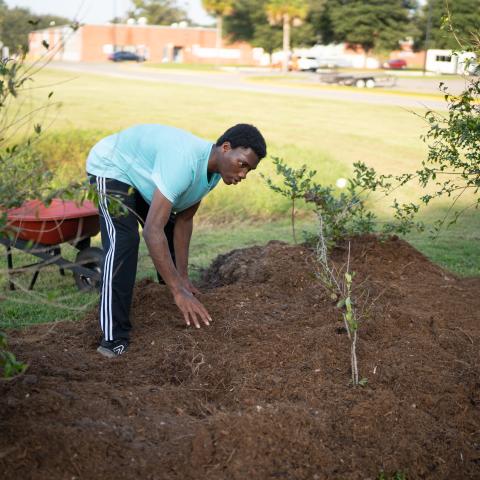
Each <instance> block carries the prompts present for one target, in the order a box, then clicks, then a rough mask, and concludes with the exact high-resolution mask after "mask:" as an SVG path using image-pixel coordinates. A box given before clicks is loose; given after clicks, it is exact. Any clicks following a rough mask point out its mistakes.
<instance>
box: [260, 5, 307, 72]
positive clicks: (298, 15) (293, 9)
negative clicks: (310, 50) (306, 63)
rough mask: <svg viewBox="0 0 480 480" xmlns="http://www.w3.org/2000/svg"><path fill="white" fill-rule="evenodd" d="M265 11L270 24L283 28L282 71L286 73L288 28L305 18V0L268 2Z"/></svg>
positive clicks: (288, 51)
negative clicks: (279, 25)
mask: <svg viewBox="0 0 480 480" xmlns="http://www.w3.org/2000/svg"><path fill="white" fill-rule="evenodd" d="M265 10H266V12H267V16H268V18H269V20H270V22H271V23H272V24H281V25H282V27H283V71H284V72H287V71H288V57H289V53H290V27H291V26H292V23H294V22H295V20H299V21H301V20H302V19H304V18H305V17H306V16H307V13H308V2H306V1H305V0H269V2H268V3H267V5H266V6H265Z"/></svg>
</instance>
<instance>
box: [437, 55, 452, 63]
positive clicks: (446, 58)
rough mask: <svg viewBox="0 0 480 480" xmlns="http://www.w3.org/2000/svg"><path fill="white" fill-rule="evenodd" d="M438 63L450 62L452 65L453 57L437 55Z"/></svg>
mask: <svg viewBox="0 0 480 480" xmlns="http://www.w3.org/2000/svg"><path fill="white" fill-rule="evenodd" d="M435 61H436V62H448V63H450V62H451V61H452V56H451V55H437V56H436V57H435Z"/></svg>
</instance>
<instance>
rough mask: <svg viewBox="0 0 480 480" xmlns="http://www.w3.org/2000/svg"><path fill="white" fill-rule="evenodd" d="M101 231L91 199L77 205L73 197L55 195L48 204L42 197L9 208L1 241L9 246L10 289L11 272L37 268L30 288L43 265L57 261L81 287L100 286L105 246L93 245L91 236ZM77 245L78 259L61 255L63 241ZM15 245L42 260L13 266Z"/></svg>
mask: <svg viewBox="0 0 480 480" xmlns="http://www.w3.org/2000/svg"><path fill="white" fill-rule="evenodd" d="M99 231H100V223H99V218H98V210H97V209H96V208H95V206H94V205H93V204H92V203H91V202H84V203H83V205H81V206H78V205H77V204H76V203H75V202H73V201H64V200H61V199H54V200H53V201H52V203H51V204H50V206H48V207H46V206H45V205H44V204H43V203H42V202H40V201H39V200H32V201H29V202H25V203H24V204H23V205H22V206H21V207H19V208H14V209H11V210H9V211H8V212H7V229H6V232H7V234H6V235H5V236H0V243H2V244H3V245H5V247H6V249H7V264H8V275H9V284H10V290H14V289H15V285H14V283H13V282H12V280H11V278H12V275H13V274H14V273H16V272H19V271H25V270H26V269H27V268H28V269H32V270H33V271H34V274H33V277H32V280H31V282H30V286H29V290H31V289H33V287H34V285H35V282H36V281H37V278H38V274H39V272H40V269H41V268H43V267H46V266H47V265H57V266H58V267H59V268H60V274H61V275H65V270H71V271H72V272H73V276H74V278H75V283H76V284H77V287H78V288H79V290H82V291H85V290H94V289H98V288H99V286H100V282H101V277H102V265H103V258H104V254H103V250H102V249H100V248H96V247H91V246H90V243H91V237H93V236H95V235H97V233H98V232H99ZM62 243H69V244H71V245H73V246H74V247H75V248H77V249H78V254H77V257H76V259H75V263H72V262H69V261H68V260H66V259H65V258H63V257H62V255H61V244H62ZM12 248H18V249H19V250H22V251H24V252H26V253H29V254H30V255H34V256H36V257H38V258H40V259H41V261H40V262H37V263H33V264H30V265H23V266H22V267H18V268H15V269H14V268H13V257H12Z"/></svg>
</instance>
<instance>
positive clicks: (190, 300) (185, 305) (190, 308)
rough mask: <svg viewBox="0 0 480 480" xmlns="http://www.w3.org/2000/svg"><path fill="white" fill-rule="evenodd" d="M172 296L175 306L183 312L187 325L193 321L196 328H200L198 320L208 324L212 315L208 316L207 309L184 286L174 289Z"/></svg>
mask: <svg viewBox="0 0 480 480" xmlns="http://www.w3.org/2000/svg"><path fill="white" fill-rule="evenodd" d="M193 288H195V287H193ZM173 298H174V300H175V303H176V304H177V307H178V308H179V309H180V311H181V312H182V313H183V317H184V318H185V323H186V324H187V326H190V325H191V324H192V323H193V324H194V325H195V327H196V328H200V322H199V320H201V321H202V322H203V323H204V324H205V325H210V322H211V321H212V317H210V314H209V313H208V312H207V309H206V308H205V307H204V306H203V305H202V304H201V303H200V302H199V301H198V300H197V299H196V298H195V297H194V296H193V295H192V293H191V292H189V291H188V290H187V289H186V288H185V287H181V288H180V289H178V290H175V291H174V292H173Z"/></svg>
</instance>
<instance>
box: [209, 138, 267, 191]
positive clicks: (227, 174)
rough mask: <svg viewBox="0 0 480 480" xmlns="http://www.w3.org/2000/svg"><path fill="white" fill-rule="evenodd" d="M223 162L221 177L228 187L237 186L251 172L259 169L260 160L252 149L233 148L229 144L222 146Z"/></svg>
mask: <svg viewBox="0 0 480 480" xmlns="http://www.w3.org/2000/svg"><path fill="white" fill-rule="evenodd" d="M221 151H222V161H221V162H220V171H219V173H220V175H221V176H222V179H223V181H224V182H225V183H226V184H227V185H236V184H237V183H240V182H241V181H242V180H244V179H245V178H246V177H247V174H248V172H250V170H255V169H256V168H257V165H258V162H259V159H258V157H257V154H256V153H255V152H254V151H253V150H252V149H251V148H245V147H237V148H232V147H231V145H230V143H229V142H225V143H224V144H223V145H222V146H221Z"/></svg>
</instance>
